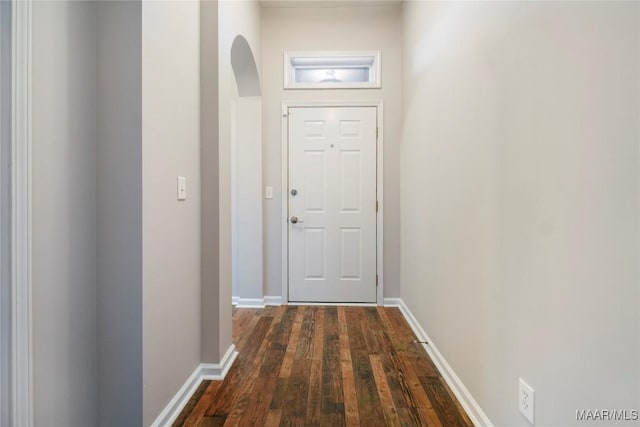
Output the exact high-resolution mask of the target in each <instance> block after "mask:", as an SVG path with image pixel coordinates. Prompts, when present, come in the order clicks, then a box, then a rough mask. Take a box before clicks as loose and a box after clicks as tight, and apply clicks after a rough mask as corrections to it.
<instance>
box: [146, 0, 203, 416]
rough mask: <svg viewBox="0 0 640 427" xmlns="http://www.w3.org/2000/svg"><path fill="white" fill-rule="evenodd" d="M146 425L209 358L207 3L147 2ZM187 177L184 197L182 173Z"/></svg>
mask: <svg viewBox="0 0 640 427" xmlns="http://www.w3.org/2000/svg"><path fill="white" fill-rule="evenodd" d="M142 172H143V174H142V202H143V203H142V227H143V233H142V235H143V246H142V249H143V262H142V264H143V282H144V285H143V307H144V309H143V334H142V335H143V336H142V338H143V344H144V351H143V381H144V404H143V405H144V416H143V423H144V424H145V425H148V424H150V423H151V422H153V420H154V419H155V418H156V417H157V415H158V414H159V413H160V411H161V410H162V409H163V408H164V407H165V406H166V404H167V403H169V400H170V399H171V398H172V397H173V396H174V394H175V393H176V392H177V391H178V390H179V389H180V387H181V386H182V384H184V382H185V381H186V379H187V378H188V377H189V375H191V373H192V372H193V371H194V370H195V369H196V367H197V366H198V364H199V363H200V354H201V348H200V337H201V331H200V327H201V317H200V308H201V306H200V304H201V303H200V298H201V286H200V273H201V268H200V4H199V2H198V1H177V2H143V4H142ZM178 175H180V176H184V177H186V179H187V199H186V200H185V201H178V200H177V194H176V178H177V176H178Z"/></svg>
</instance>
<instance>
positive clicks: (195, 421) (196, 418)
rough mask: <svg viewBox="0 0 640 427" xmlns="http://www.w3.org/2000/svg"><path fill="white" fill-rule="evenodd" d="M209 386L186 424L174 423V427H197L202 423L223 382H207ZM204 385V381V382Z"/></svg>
mask: <svg viewBox="0 0 640 427" xmlns="http://www.w3.org/2000/svg"><path fill="white" fill-rule="evenodd" d="M207 382H208V383H209V385H208V386H207V389H206V390H205V392H204V394H203V395H202V396H201V397H200V398H199V399H198V402H197V404H196V405H195V407H194V408H193V410H192V411H191V413H190V414H189V416H188V418H187V419H186V421H184V423H180V424H176V423H174V425H173V427H178V426H183V427H197V426H198V425H199V423H200V420H201V419H202V417H204V414H205V413H206V411H207V408H208V407H209V403H210V402H211V399H212V398H213V396H215V395H216V394H217V393H218V390H219V389H220V387H221V386H222V381H207ZM203 383H204V381H203Z"/></svg>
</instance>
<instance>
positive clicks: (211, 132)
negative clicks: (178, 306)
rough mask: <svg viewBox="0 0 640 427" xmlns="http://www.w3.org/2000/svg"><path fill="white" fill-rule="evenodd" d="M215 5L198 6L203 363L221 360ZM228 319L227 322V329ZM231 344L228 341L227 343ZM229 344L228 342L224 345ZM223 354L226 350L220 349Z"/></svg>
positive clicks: (211, 2)
mask: <svg viewBox="0 0 640 427" xmlns="http://www.w3.org/2000/svg"><path fill="white" fill-rule="evenodd" d="M217 23H218V2H217V1H206V2H202V3H200V118H201V119H200V176H201V186H200V191H201V201H200V203H201V208H202V210H201V217H200V224H201V225H200V227H201V228H200V233H201V240H200V248H201V254H200V260H201V264H200V268H201V275H202V278H201V280H202V291H201V305H200V307H201V313H202V327H201V333H202V337H201V340H202V341H201V345H202V348H201V350H202V352H201V359H202V361H203V362H205V363H216V362H219V361H220V357H221V356H222V354H221V342H220V339H221V335H226V334H221V332H220V325H221V324H222V322H221V318H220V314H221V312H222V311H223V310H221V304H224V305H228V304H229V301H227V300H224V301H223V300H222V299H221V292H220V259H219V253H220V248H219V233H220V215H219V209H220V204H219V202H218V192H219V188H218V187H219V178H218V157H219V156H218V131H219V126H218V25H217ZM230 324H231V319H227V323H226V325H227V328H228V329H230ZM229 341H230V340H229ZM226 345H228V343H227V344H226ZM223 351H225V350H223Z"/></svg>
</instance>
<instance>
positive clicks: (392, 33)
mask: <svg viewBox="0 0 640 427" xmlns="http://www.w3.org/2000/svg"><path fill="white" fill-rule="evenodd" d="M401 20H402V16H401V7H400V5H391V6H374V7H357V6H356V7H264V8H263V9H262V39H263V45H262V46H263V47H262V49H263V50H262V52H263V54H262V58H263V65H262V75H263V85H262V86H263V103H262V105H263V186H272V187H273V189H274V191H273V192H274V197H273V199H272V200H264V210H263V212H264V242H265V243H264V245H265V248H264V254H265V263H264V266H265V295H275V296H277V295H281V294H282V282H283V280H285V279H284V278H283V277H282V232H281V227H282V220H283V213H282V185H283V183H282V182H281V177H282V169H281V167H282V153H281V146H282V139H281V119H282V114H281V103H282V101H284V100H289V101H303V100H305V101H314V100H379V99H383V100H384V202H383V203H384V297H387V298H389V297H398V296H399V295H400V252H401V248H400V137H401V126H402V67H401V65H402V21H401ZM288 50H291V51H294V50H298V51H305V50H325V51H326V50H380V51H381V53H382V54H381V57H382V59H381V61H382V88H381V89H341V90H284V89H283V55H284V52H285V51H288ZM284 298H285V301H286V295H285V296H284Z"/></svg>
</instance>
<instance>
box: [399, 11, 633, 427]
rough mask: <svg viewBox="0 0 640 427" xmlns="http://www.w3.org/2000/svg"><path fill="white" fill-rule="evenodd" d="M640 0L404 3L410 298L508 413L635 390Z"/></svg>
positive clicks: (512, 416) (469, 383)
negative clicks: (525, 397) (522, 391)
mask: <svg viewBox="0 0 640 427" xmlns="http://www.w3.org/2000/svg"><path fill="white" fill-rule="evenodd" d="M639 7H640V6H639V4H638V3H637V2H631V3H623V2H522V3H520V2H443V3H437V2H420V1H409V2H405V9H404V44H403V53H404V61H403V72H404V79H403V81H404V85H405V86H404V114H405V117H404V129H403V130H404V133H403V141H402V168H401V171H402V172H401V173H402V176H401V179H402V183H403V185H402V193H401V198H402V218H401V220H402V279H403V283H402V298H403V300H404V301H405V303H406V304H407V305H408V306H409V308H410V309H411V311H412V312H413V313H414V314H415V316H416V317H417V319H418V321H419V322H420V323H421V325H422V326H423V327H424V329H425V330H426V331H427V333H428V334H429V335H430V338H431V340H432V341H433V343H434V344H435V345H436V346H437V347H438V349H439V351H440V353H442V355H443V356H444V357H445V359H446V360H447V361H448V362H449V364H450V365H451V367H452V368H453V369H454V371H455V372H456V373H457V375H458V376H459V377H460V379H461V380H462V382H463V383H464V384H465V385H466V387H467V388H468V389H469V391H470V392H471V394H472V395H473V396H474V397H475V398H476V400H477V401H478V402H479V404H480V406H481V407H482V408H483V409H484V411H485V412H486V414H487V415H488V416H489V418H490V419H491V420H492V421H493V423H494V424H495V425H496V426H505V425H509V426H517V425H521V426H526V425H529V424H528V422H527V421H526V420H525V418H523V417H522V416H521V415H520V413H519V412H518V405H517V390H518V378H519V377H522V378H523V379H524V380H525V381H527V382H528V383H529V384H530V385H531V386H532V387H533V388H534V389H535V391H536V394H535V419H536V425H544V426H552V425H555V426H569V425H576V424H581V423H580V422H578V421H576V410H578V409H600V408H617V409H632V408H637V407H638V402H640V394H639V393H640V383H639V381H640V366H639V361H640V354H639V351H640V342H639V340H640V329H639V327H640V319H639V316H640V306H639V289H638V283H639V281H640V277H639V264H638V263H639V255H640V253H639V247H638V245H639V234H638V233H639V225H638V221H639V194H640V188H639V182H640V180H639V179H638V173H639V158H638V155H639V150H638V141H639V139H640V124H639V114H640V111H639V105H640V102H639V101H640V99H639V96H640V83H639V82H640V81H639V79H638V76H639V75H640V69H639V65H640V57H639V53H640V21H639V12H640V10H639Z"/></svg>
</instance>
